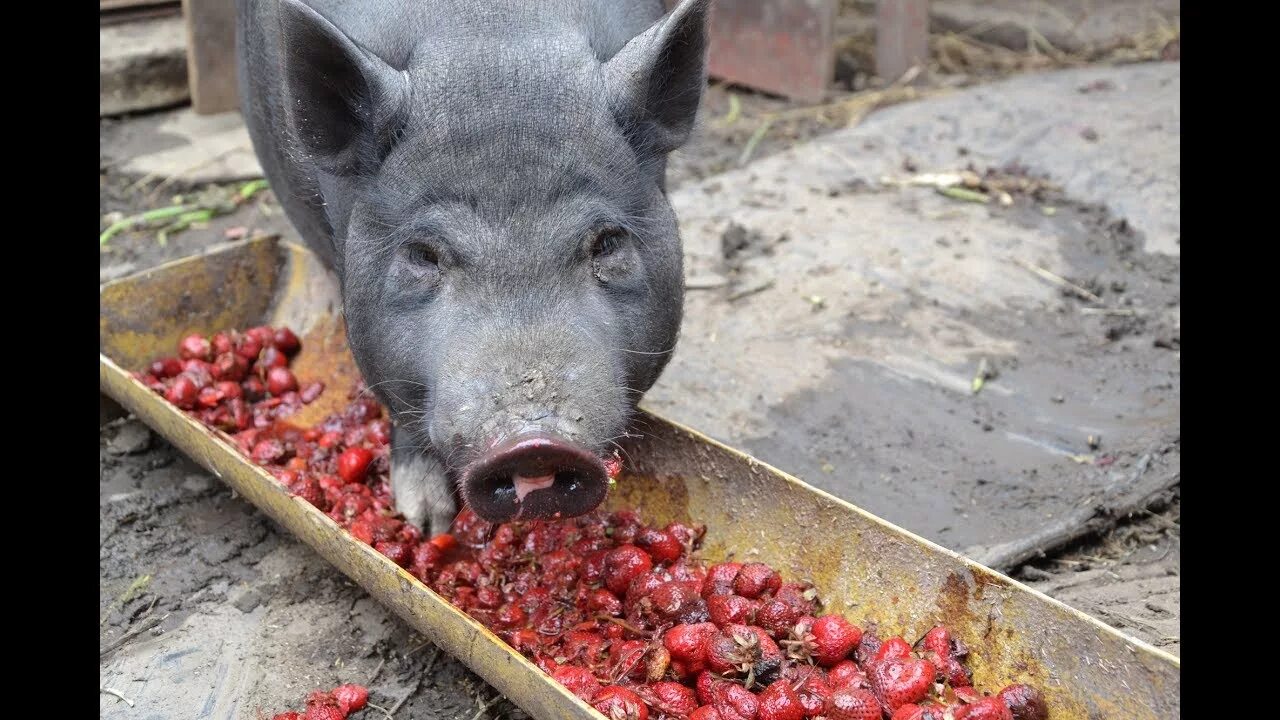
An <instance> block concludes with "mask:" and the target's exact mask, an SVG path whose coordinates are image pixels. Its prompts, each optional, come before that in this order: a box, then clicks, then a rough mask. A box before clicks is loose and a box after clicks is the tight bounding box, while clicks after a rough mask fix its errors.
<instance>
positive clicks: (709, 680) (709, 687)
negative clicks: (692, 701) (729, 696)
mask: <svg viewBox="0 0 1280 720" xmlns="http://www.w3.org/2000/svg"><path fill="white" fill-rule="evenodd" d="M727 683H728V681H727V680H721V679H720V678H717V677H716V676H715V675H712V674H711V672H709V671H707V670H703V671H702V672H701V673H699V674H698V680H697V682H695V683H694V688H695V689H696V690H697V691H698V702H700V703H702V704H703V705H710V704H711V703H713V702H715V699H716V693H717V692H719V689H720V686H721V685H724V684H727Z"/></svg>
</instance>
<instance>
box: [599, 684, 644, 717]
mask: <svg viewBox="0 0 1280 720" xmlns="http://www.w3.org/2000/svg"><path fill="white" fill-rule="evenodd" d="M591 707H593V708H595V709H596V710H599V711H600V714H601V715H604V716H605V717H607V718H609V720H649V708H648V707H647V706H646V705H645V704H644V702H643V701H642V700H641V699H640V696H638V695H636V694H635V693H634V692H632V691H630V690H628V689H626V688H624V687H620V686H618V685H610V686H609V687H606V688H602V689H601V690H600V691H599V692H597V693H596V696H595V699H594V700H593V701H592V702H591Z"/></svg>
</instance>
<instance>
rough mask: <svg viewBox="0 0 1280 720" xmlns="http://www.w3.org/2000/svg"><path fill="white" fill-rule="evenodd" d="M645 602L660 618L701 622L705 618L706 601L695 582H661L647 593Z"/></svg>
mask: <svg viewBox="0 0 1280 720" xmlns="http://www.w3.org/2000/svg"><path fill="white" fill-rule="evenodd" d="M646 602H647V603H648V608H649V609H651V610H652V611H653V612H654V613H656V614H657V616H658V617H659V618H660V619H661V620H665V621H675V622H702V621H705V620H706V619H707V603H706V601H705V600H703V599H702V596H701V595H699V594H698V590H697V587H696V583H691V582H674V581H673V582H667V583H663V584H662V585H659V586H658V587H657V588H655V589H654V590H653V592H651V593H649V596H648V598H646Z"/></svg>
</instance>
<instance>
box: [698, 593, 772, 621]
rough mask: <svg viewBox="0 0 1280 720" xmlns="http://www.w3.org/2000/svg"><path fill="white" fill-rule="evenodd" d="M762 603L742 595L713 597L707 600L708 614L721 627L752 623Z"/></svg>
mask: <svg viewBox="0 0 1280 720" xmlns="http://www.w3.org/2000/svg"><path fill="white" fill-rule="evenodd" d="M759 607H760V603H759V602H758V601H756V600H748V599H747V598H744V597H742V596H741V595H712V596H711V597H709V598H707V614H708V615H709V616H710V617H711V622H713V623H715V624H716V625H718V626H720V627H724V626H726V625H742V624H746V623H750V622H751V621H752V620H753V618H754V616H755V614H756V609H757V608H759Z"/></svg>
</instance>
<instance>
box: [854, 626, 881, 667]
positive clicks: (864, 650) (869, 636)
mask: <svg viewBox="0 0 1280 720" xmlns="http://www.w3.org/2000/svg"><path fill="white" fill-rule="evenodd" d="M880 645H881V642H880V638H879V636H877V635H876V632H875V626H874V625H872V626H871V627H868V628H867V629H866V630H865V631H864V632H863V633H862V641H861V642H859V643H858V648H857V649H856V650H854V651H853V661H854V662H856V663H858V665H860V666H862V667H867V666H868V665H870V664H871V660H872V658H874V657H875V654H876V653H877V652H879V651H880Z"/></svg>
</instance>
